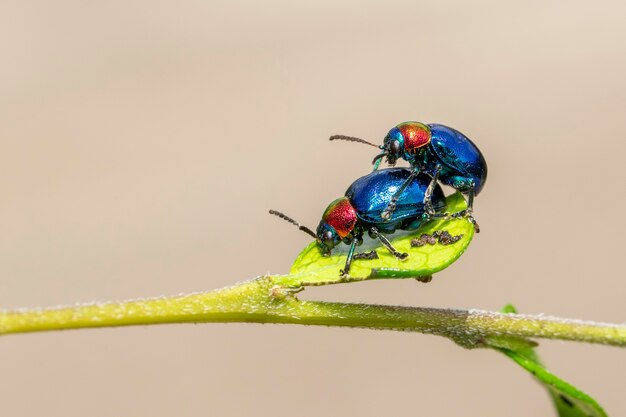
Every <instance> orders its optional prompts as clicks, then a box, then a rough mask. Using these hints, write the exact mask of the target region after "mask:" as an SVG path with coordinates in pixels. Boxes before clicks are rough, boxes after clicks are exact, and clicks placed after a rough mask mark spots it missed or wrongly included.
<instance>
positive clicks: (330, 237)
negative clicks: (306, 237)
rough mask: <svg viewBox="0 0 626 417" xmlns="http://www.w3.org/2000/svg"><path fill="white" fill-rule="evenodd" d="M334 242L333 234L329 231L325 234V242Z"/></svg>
mask: <svg viewBox="0 0 626 417" xmlns="http://www.w3.org/2000/svg"><path fill="white" fill-rule="evenodd" d="M332 241H333V232H331V231H330V230H327V231H325V232H324V242H332Z"/></svg>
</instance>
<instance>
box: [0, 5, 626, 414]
mask: <svg viewBox="0 0 626 417" xmlns="http://www.w3.org/2000/svg"><path fill="white" fill-rule="evenodd" d="M625 21H626V6H625V4H624V2H623V1H606V2H604V1H599V2H593V3H590V2H571V1H567V2H566V1H560V2H559V1H557V2H540V1H531V2H502V1H481V2H464V1H455V2H437V1H412V2H404V1H388V2H384V3H383V2H380V3H373V2H369V3H365V2H357V1H353V2H336V1H333V2H326V1H318V2H291V1H281V2H217V1H187V2H176V3H174V2H163V1H126V2H83V1H57V2H29V1H25V2H24V1H1V2H0V59H1V61H0V62H1V65H0V306H1V307H2V308H6V309H11V308H18V307H35V306H54V305H59V304H70V303H74V302H77V301H92V300H99V301H104V300H121V299H128V298H134V297H142V296H157V295H165V294H177V293H181V292H192V291H203V290H210V289H214V288H219V287H222V286H226V285H229V284H231V283H234V282H236V281H239V280H243V279H247V278H251V277H254V276H257V275H259V274H263V273H266V272H268V271H271V272H286V271H287V270H288V268H289V265H290V263H291V261H292V259H293V258H294V256H295V255H296V254H297V253H298V251H299V249H300V248H301V247H303V246H304V245H305V244H306V243H307V242H308V239H307V237H306V235H304V234H302V233H299V232H298V231H297V230H296V229H295V228H293V227H290V226H288V225H287V224H284V223H282V222H280V221H279V220H277V219H276V218H274V217H271V216H269V215H268V214H267V210H268V209H269V208H276V209H281V210H283V211H285V212H287V213H289V214H290V215H292V216H294V217H296V218H297V219H299V220H300V221H302V222H303V223H305V224H308V225H309V226H311V227H313V226H315V225H316V224H317V222H318V221H319V217H320V215H321V213H322V211H323V209H324V208H325V207H326V205H327V204H328V203H329V202H330V201H331V200H333V199H334V198H336V197H338V196H340V195H342V193H343V192H344V191H345V189H346V187H347V185H348V184H350V183H351V182H352V180H354V179H355V178H357V177H358V176H361V175H364V174H365V173H367V172H368V170H369V169H370V165H369V161H370V160H371V158H372V156H373V153H372V149H371V148H369V147H366V146H360V145H357V144H347V143H329V142H328V140H327V138H328V136H329V135H331V134H337V133H343V134H351V135H357V136H361V137H363V138H367V139H370V140H373V141H377V142H378V141H380V140H382V137H383V136H384V135H385V134H386V132H387V131H388V130H389V129H390V128H391V127H393V126H394V125H395V124H396V123H399V122H402V121H405V120H420V121H424V122H440V123H444V124H448V125H450V126H453V127H456V128H457V129H459V130H461V131H462V132H464V133H466V134H467V135H468V136H469V137H471V138H473V139H474V141H475V142H476V143H477V144H478V145H479V146H480V148H481V149H482V151H483V152H484V154H485V156H486V158H487V160H488V163H489V180H488V181H487V185H486V187H485V189H484V191H483V192H482V194H481V195H480V196H479V198H478V199H477V201H476V214H477V218H478V219H479V221H480V224H481V227H482V230H483V233H481V234H480V235H478V236H477V237H476V239H475V241H474V242H473V244H472V246H471V247H470V249H469V250H468V252H467V253H466V254H465V255H464V256H463V258H461V259H460V260H459V261H458V262H457V263H456V264H455V265H453V266H452V267H451V268H449V269H448V270H446V271H444V272H442V273H440V274H438V275H437V276H436V277H435V280H434V281H433V282H432V283H431V284H428V285H424V284H416V283H415V282H414V281H396V282H392V281H387V282H368V283H361V284H352V285H347V286H335V287H328V288H316V289H308V290H307V291H306V292H305V293H304V295H303V298H306V299H324V300H337V301H359V302H375V303H389V304H402V305H416V306H436V307H456V308H481V309H499V308H500V307H501V306H502V305H504V304H505V303H507V302H512V303H514V304H516V305H517V306H518V308H519V309H520V310H521V311H523V312H527V313H545V314H550V315H558V316H563V317H573V318H583V319H592V320H598V321H609V322H624V321H625V320H626V307H624V291H625V290H626V284H625V282H624V278H625V275H626V274H624V247H625V245H624V236H625V234H626V225H625V222H624V214H623V213H622V208H623V207H624V205H625V203H626V199H625V198H624V193H623V191H622V190H623V182H624V181H625V180H626V175H625V174H624V167H625V164H624V160H625V159H624V158H625V157H626V140H625V139H626V133H625V130H624V111H625V109H626V81H625V78H624V77H625V74H626V46H625V45H626V42H625V40H626V26H625V25H624V22H625ZM540 353H541V355H542V356H543V358H544V359H545V361H546V362H547V363H548V364H549V365H550V369H552V370H553V371H554V372H556V373H557V374H559V375H561V376H562V377H564V378H566V379H568V380H570V381H571V382H573V383H574V384H577V385H579V386H580V387H581V388H583V389H584V390H586V391H588V392H589V393H590V394H592V395H594V396H595V397H596V398H597V399H598V400H599V401H600V403H601V404H603V405H604V406H605V407H606V409H607V411H608V412H609V414H610V415H612V416H620V415H626V399H625V398H624V384H625V383H626V377H625V375H626V352H625V351H623V350H619V349H617V348H610V347H604V346H592V345H583V344H574V343H565V342H542V345H541V350H540ZM0 393H1V394H0V397H1V400H0V401H1V404H2V405H1V406H0V407H1V409H2V415H5V416H42V415H45V416H86V415H89V416H112V415H123V416H145V415H151V416H200V415H203V416H252V415H254V416H293V415H299V416H381V415H384V416H387V415H388V416H415V415H425V416H426V415H428V416H469V415H472V416H481V417H489V416H509V417H515V416H519V417H522V416H524V417H527V416H550V415H552V411H551V405H550V404H549V401H548V398H547V395H546V394H545V393H544V392H543V390H542V389H541V388H540V387H539V386H538V385H537V384H536V383H535V382H534V381H533V380H532V379H531V378H530V377H529V376H528V375H527V374H526V373H525V372H524V371H523V370H521V369H518V368H517V366H516V365H514V364H513V363H512V362H509V361H508V360H507V359H506V358H504V357H501V356H499V355H498V354H496V353H494V352H489V351H464V350H462V349H460V348H458V347H457V346H455V345H454V344H452V343H451V342H449V341H448V340H446V339H442V338H437V337H434V336H424V335H419V334H404V333H392V332H374V331H366V330H346V329H329V328H303V327H296V326H277V325H267V326H260V325H244V324H228V325H219V324H217V325H216V324H213V325H169V326H155V327H133V328H122V329H100V330H83V331H71V332H62V333H48V334H32V335H21V336H10V337H3V338H1V339H0Z"/></svg>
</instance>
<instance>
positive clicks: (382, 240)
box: [370, 227, 409, 260]
mask: <svg viewBox="0 0 626 417" xmlns="http://www.w3.org/2000/svg"><path fill="white" fill-rule="evenodd" d="M370 233H371V234H372V236H373V237H374V238H375V239H378V240H379V241H380V243H382V244H383V246H384V247H385V248H387V250H388V251H389V252H390V253H391V254H392V255H393V256H395V257H396V258H398V259H400V260H403V259H406V258H407V257H408V256H409V254H408V253H403V252H399V251H398V250H397V249H396V248H394V247H393V245H392V244H391V242H390V241H389V240H388V239H387V238H386V237H385V236H383V235H382V234H381V233H380V232H379V231H378V229H377V228H375V227H372V228H371V229H370Z"/></svg>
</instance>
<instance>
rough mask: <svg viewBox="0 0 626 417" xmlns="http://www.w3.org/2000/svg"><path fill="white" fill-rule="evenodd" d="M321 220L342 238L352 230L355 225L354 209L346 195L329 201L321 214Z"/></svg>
mask: <svg viewBox="0 0 626 417" xmlns="http://www.w3.org/2000/svg"><path fill="white" fill-rule="evenodd" d="M322 221H324V222H326V223H327V224H328V225H330V226H331V227H332V228H333V229H335V230H336V231H337V234H338V235H339V236H340V237H341V238H342V239H343V238H344V237H346V236H347V235H349V234H350V233H351V232H352V230H353V229H354V226H355V225H356V221H357V216H356V210H355V209H354V207H353V206H352V204H351V203H350V200H349V199H348V198H347V197H341V198H338V199H337V200H335V201H333V202H332V203H330V205H329V206H328V208H327V209H326V211H325V212H324V215H323V216H322Z"/></svg>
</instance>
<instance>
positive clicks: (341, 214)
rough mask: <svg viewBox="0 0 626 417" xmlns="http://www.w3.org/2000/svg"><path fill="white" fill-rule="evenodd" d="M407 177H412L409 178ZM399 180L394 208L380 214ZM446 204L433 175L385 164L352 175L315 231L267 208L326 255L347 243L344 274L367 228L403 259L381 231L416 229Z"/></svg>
mask: <svg viewBox="0 0 626 417" xmlns="http://www.w3.org/2000/svg"><path fill="white" fill-rule="evenodd" d="M409 178H411V180H410V181H407V180H409ZM405 184H406V185H405ZM403 186H404V189H403V190H402V192H401V193H400V194H399V195H398V198H397V201H396V209H395V210H394V212H393V213H392V214H391V216H390V217H389V219H387V220H382V219H381V214H382V212H383V210H385V208H386V207H387V205H388V204H389V203H390V202H391V200H392V198H393V197H394V196H395V195H396V194H397V191H398V190H399V189H400V187H403ZM445 208H446V200H445V195H444V193H443V190H442V189H441V187H440V186H439V184H437V181H436V180H435V179H433V178H432V177H430V176H429V175H427V174H425V173H423V172H420V173H417V174H415V173H414V171H413V170H411V169H408V168H387V169H381V170H376V171H372V172H371V173H370V174H368V175H365V176H363V177H361V178H359V179H357V180H356V181H354V182H353V183H352V184H351V185H350V187H349V188H348V190H347V191H346V193H345V195H344V196H343V197H341V198H338V199H336V200H335V201H333V202H332V203H330V205H329V206H328V207H327V208H326V210H325V211H324V214H323V215H322V219H321V221H320V223H319V225H318V227H317V230H316V233H315V232H313V231H312V230H311V229H309V228H308V227H306V226H302V225H300V224H299V223H298V222H296V221H295V220H293V219H291V218H289V217H287V216H286V215H285V214H283V213H281V212H278V211H275V210H270V214H273V215H276V216H278V217H280V218H282V219H284V220H286V221H288V222H290V223H292V224H294V225H296V226H298V228H299V229H300V230H302V231H304V232H305V233H307V234H309V235H310V236H312V237H313V238H314V239H315V240H316V241H317V245H318V247H319V249H320V250H321V251H322V254H323V255H324V256H329V255H330V254H331V251H332V250H333V249H334V248H335V247H336V246H337V245H339V244H340V243H342V242H343V243H344V244H347V245H350V249H349V250H348V255H347V259H346V263H345V266H344V268H343V269H342V270H341V271H340V275H341V276H342V277H348V276H349V274H350V266H351V264H352V260H353V258H354V256H355V255H354V251H355V249H356V247H357V246H359V245H361V244H362V243H363V235H364V234H365V232H367V233H368V234H369V236H370V237H371V238H373V239H378V240H379V241H380V243H381V244H382V245H383V246H384V247H385V248H386V249H387V250H388V251H389V252H390V253H391V254H392V255H393V256H395V257H396V258H398V259H406V258H407V257H408V256H409V255H408V254H406V253H402V252H399V251H398V250H396V249H395V248H394V247H393V245H392V244H391V242H389V240H388V239H387V238H386V236H385V235H386V234H392V233H394V232H395V231H396V230H409V231H410V230H416V229H418V228H419V227H420V226H421V225H422V224H424V223H425V222H426V221H428V219H429V218H431V217H433V215H435V214H438V213H441V212H442V211H443V210H445Z"/></svg>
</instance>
